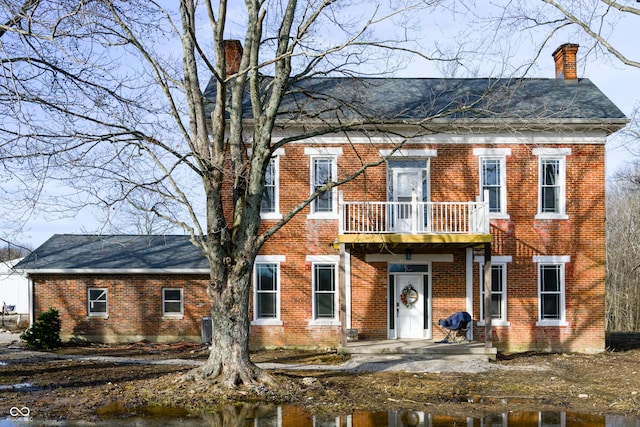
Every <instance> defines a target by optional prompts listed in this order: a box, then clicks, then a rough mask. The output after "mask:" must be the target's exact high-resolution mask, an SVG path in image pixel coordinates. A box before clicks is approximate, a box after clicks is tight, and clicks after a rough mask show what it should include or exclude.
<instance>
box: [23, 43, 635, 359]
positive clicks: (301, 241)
mask: <svg viewBox="0 0 640 427" xmlns="http://www.w3.org/2000/svg"><path fill="white" fill-rule="evenodd" d="M234 46H235V47H236V48H240V47H239V44H236V45H234ZM576 51H577V45H571V44H568V45H563V46H561V47H560V48H558V50H556V52H555V53H554V59H555V63H556V78H554V79H518V80H512V79H369V78H365V79H350V78H333V77H325V78H314V79H310V80H307V81H305V82H302V83H300V85H299V86H298V87H297V89H298V90H297V91H294V93H293V94H291V95H290V96H288V97H287V98H285V100H284V101H283V103H282V107H281V108H282V110H283V111H286V112H289V113H288V115H284V116H283V119H282V122H281V127H279V128H278V129H276V130H275V131H274V140H277V138H278V137H280V136H285V135H287V133H288V132H292V131H291V129H292V128H295V127H296V126H305V125H306V126H309V125H313V126H323V125H325V124H326V123H329V122H330V120H331V117H335V116H336V111H339V114H340V115H342V117H343V118H347V117H348V118H351V119H353V118H354V117H356V115H359V116H358V118H360V119H362V121H363V122H367V123H372V124H374V125H372V126H370V127H364V126H363V127H362V128H360V129H359V131H356V130H354V131H353V132H348V133H340V134H330V135H323V136H316V137H313V138H309V139H306V140H304V141H298V142H296V143H292V144H288V145H286V146H284V147H281V148H279V149H278V150H276V151H275V152H274V156H273V159H272V161H271V164H270V166H269V168H268V170H267V182H266V185H267V186H266V189H265V197H264V199H263V205H262V213H263V224H264V227H268V226H269V225H270V224H273V221H278V220H279V219H280V218H282V215H283V214H284V213H287V212H289V211H290V210H291V209H292V208H293V207H294V206H296V205H297V204H298V203H300V201H301V200H303V199H304V197H305V194H304V193H305V192H306V191H309V193H306V194H310V192H312V191H313V190H314V188H315V186H316V185H322V184H323V183H324V182H326V181H327V180H329V181H335V180H338V179H343V178H344V177H346V176H348V175H350V174H351V173H352V172H353V171H354V170H356V169H357V168H359V167H360V166H361V165H362V164H373V163H375V162H379V165H377V166H372V167H370V168H368V169H367V170H366V172H365V173H364V174H362V175H360V176H358V177H357V178H355V179H353V180H351V181H349V182H347V183H346V184H344V185H342V186H340V187H338V188H339V190H338V189H336V190H333V191H328V192H325V193H323V194H322V195H321V196H320V197H319V198H318V199H317V200H316V201H314V202H313V203H311V205H310V206H307V207H306V208H305V209H304V210H303V211H302V212H300V213H299V214H298V215H297V216H295V217H294V218H293V219H292V220H291V221H290V222H289V223H288V224H287V225H285V226H284V228H282V229H281V230H280V231H278V232H277V234H275V235H274V236H273V237H272V238H271V239H270V240H269V241H267V243H266V244H265V245H264V247H263V248H262V250H261V253H260V255H259V256H258V258H257V259H256V263H255V267H254V286H253V297H252V301H251V304H252V310H251V312H252V314H251V315H252V324H251V332H250V336H251V345H252V346H253V347H263V346H300V347H318V346H320V347H336V346H338V345H340V344H341V343H342V344H344V343H345V341H346V339H345V336H346V334H347V333H356V332H357V338H358V340H386V339H405V338H406V339H424V340H438V339H440V338H441V337H442V333H441V331H440V330H439V329H438V328H437V326H436V322H437V320H438V319H440V318H444V317H447V316H448V315H449V314H451V313H453V312H455V311H467V312H469V313H470V314H471V315H472V317H473V319H474V330H473V336H474V340H476V341H481V342H482V341H484V342H485V343H490V344H491V345H493V346H494V347H495V348H497V349H500V350H510V351H525V350H542V351H578V352H598V351H603V350H604V345H605V320H604V303H605V259H606V257H605V250H606V248H605V203H604V201H605V139H606V137H607V136H608V135H610V134H611V133H613V132H615V131H616V130H619V129H620V128H622V127H623V126H624V125H625V124H626V123H627V119H626V117H625V116H624V114H623V113H622V112H621V111H620V110H619V109H618V108H617V107H616V106H615V105H614V104H613V103H612V102H611V101H610V100H609V99H608V98H607V97H606V96H605V95H604V94H602V92H601V91H600V90H599V89H598V88H597V87H596V86H595V85H594V84H593V83H592V82H590V81H589V80H587V79H578V78H577V75H576V67H575V59H576V58H575V56H576ZM211 90H212V89H211V88H208V89H207V90H206V91H205V96H213V94H212V92H211ZM309 94H312V96H310V95H309ZM347 99H348V101H349V102H345V100H347ZM452 106H453V107H454V108H453V109H452ZM328 107H331V108H328ZM325 114H327V115H325ZM427 118H428V119H427ZM247 126H250V118H249V119H248V120H247ZM401 135H402V136H401ZM407 135H413V136H412V137H411V138H408V137H407ZM301 189H304V190H301ZM307 189H308V190H307ZM17 268H21V269H23V270H25V271H26V272H28V273H29V277H30V279H31V280H32V283H33V290H34V297H33V304H34V307H33V308H34V310H33V312H34V313H35V314H36V315H37V313H39V312H41V311H42V310H45V309H46V308H47V307H49V306H55V307H56V308H58V309H59V310H60V312H61V314H62V319H63V332H64V335H65V337H66V338H71V337H73V336H82V337H85V338H89V339H100V340H105V341H107V340H108V341H124V340H129V341H130V340H138V339H150V340H163V341H170V340H176V339H199V337H200V325H201V317H202V316H207V315H208V303H207V296H206V292H205V290H204V288H205V287H204V284H205V283H206V279H207V276H206V275H207V265H206V261H205V260H204V259H203V258H201V257H200V256H199V254H198V253H197V252H196V249H195V248H193V247H190V244H189V242H188V239H187V238H186V237H184V236H146V237H145V236H72V235H59V236H54V237H52V239H50V240H49V241H47V242H46V243H45V244H43V245H42V246H41V247H40V248H38V249H37V250H36V251H35V252H34V253H33V254H32V255H31V256H30V257H28V258H27V259H25V260H24V261H23V262H22V263H21V264H20V265H19V266H18V267H17ZM403 294H404V295H405V296H406V295H407V294H411V295H415V296H417V299H415V301H414V300H409V301H406V300H405V299H403V298H404V296H403Z"/></svg>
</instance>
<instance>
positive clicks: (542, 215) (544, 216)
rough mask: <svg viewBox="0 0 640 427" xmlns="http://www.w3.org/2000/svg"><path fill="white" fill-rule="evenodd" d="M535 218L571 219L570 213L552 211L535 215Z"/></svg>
mask: <svg viewBox="0 0 640 427" xmlns="http://www.w3.org/2000/svg"><path fill="white" fill-rule="evenodd" d="M535 219H561V220H567V219H569V215H566V214H556V213H553V214H550V213H544V214H537V215H536V216H535Z"/></svg>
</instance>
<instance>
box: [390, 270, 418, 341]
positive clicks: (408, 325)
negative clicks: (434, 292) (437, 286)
mask: <svg viewBox="0 0 640 427" xmlns="http://www.w3.org/2000/svg"><path fill="white" fill-rule="evenodd" d="M395 283H396V325H397V326H396V328H397V335H396V336H397V337H398V338H425V335H424V307H425V300H424V298H425V292H424V283H423V280H422V275H419V274H398V275H397V276H396V280H395Z"/></svg>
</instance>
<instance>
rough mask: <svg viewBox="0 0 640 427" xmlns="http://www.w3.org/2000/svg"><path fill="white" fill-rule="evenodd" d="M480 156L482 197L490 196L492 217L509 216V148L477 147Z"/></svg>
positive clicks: (476, 150) (476, 153)
mask: <svg viewBox="0 0 640 427" xmlns="http://www.w3.org/2000/svg"><path fill="white" fill-rule="evenodd" d="M473 154H474V155H476V156H478V158H479V169H480V170H479V176H480V190H479V191H480V197H481V198H482V200H483V201H484V197H485V193H486V194H488V196H489V200H488V201H489V214H490V216H491V217H492V218H508V214H507V166H506V164H507V161H506V158H507V156H508V155H511V149H509V148H475V149H474V150H473Z"/></svg>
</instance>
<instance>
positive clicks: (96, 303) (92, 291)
mask: <svg viewBox="0 0 640 427" xmlns="http://www.w3.org/2000/svg"><path fill="white" fill-rule="evenodd" d="M87 313H88V315H89V316H95V317H107V316H108V315H109V300H108V290H107V289H105V288H89V289H87Z"/></svg>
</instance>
